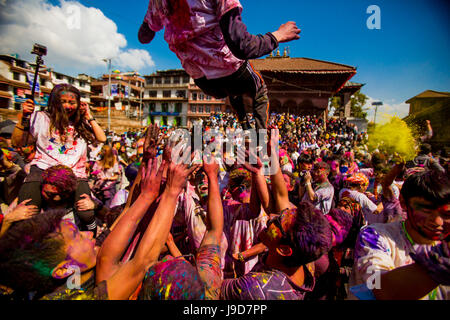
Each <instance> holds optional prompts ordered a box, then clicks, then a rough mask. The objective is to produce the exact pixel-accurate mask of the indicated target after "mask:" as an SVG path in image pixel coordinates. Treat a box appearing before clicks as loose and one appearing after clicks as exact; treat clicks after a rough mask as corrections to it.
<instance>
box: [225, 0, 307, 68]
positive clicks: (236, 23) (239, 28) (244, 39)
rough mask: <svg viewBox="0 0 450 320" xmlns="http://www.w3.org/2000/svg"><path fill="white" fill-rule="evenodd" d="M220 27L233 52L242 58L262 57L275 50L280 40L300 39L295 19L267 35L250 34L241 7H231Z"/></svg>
mask: <svg viewBox="0 0 450 320" xmlns="http://www.w3.org/2000/svg"><path fill="white" fill-rule="evenodd" d="M220 29H221V30H222V34H223V37H224V39H225V43H226V44H227V46H228V47H229V48H230V50H231V52H232V53H233V54H234V55H235V56H236V57H237V58H239V59H242V60H248V59H256V58H259V57H262V56H264V55H266V54H269V53H270V52H272V51H273V50H275V49H276V48H277V47H278V43H280V42H288V41H291V40H296V39H300V36H299V33H300V29H298V28H297V26H296V24H295V22H293V21H289V22H287V23H285V24H283V25H281V26H280V28H279V29H278V30H277V31H274V32H268V33H266V34H265V35H261V34H258V35H256V36H255V35H252V34H250V33H249V32H248V31H247V26H246V25H245V24H244V22H242V18H241V13H240V9H239V8H234V9H231V10H230V11H228V12H227V13H225V14H224V15H223V16H222V17H221V19H220Z"/></svg>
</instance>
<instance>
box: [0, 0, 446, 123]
mask: <svg viewBox="0 0 450 320" xmlns="http://www.w3.org/2000/svg"><path fill="white" fill-rule="evenodd" d="M31 2H35V3H39V4H40V5H41V6H44V5H46V3H47V4H48V5H50V6H52V7H53V8H58V7H63V5H64V6H67V5H68V4H69V5H70V4H71V3H80V4H81V5H82V6H84V7H86V8H90V9H93V8H97V9H99V11H95V12H96V13H99V12H100V11H101V13H102V14H103V15H104V17H100V18H99V16H98V14H94V15H90V16H89V20H87V19H88V18H86V19H85V16H87V12H88V11H82V12H83V13H84V12H86V14H85V15H83V16H82V20H81V22H82V23H81V27H82V30H81V31H83V32H84V33H83V35H87V34H97V35H98V37H99V38H100V37H102V40H101V41H104V42H105V43H107V42H109V40H108V33H109V34H111V35H114V39H115V40H114V41H113V40H111V41H110V42H111V43H114V42H115V43H116V47H114V48H111V50H110V51H107V52H112V53H114V54H116V55H120V58H118V59H115V60H113V64H114V65H115V67H116V68H118V69H119V70H121V71H127V69H130V70H131V69H132V68H133V67H134V68H137V67H139V68H138V71H140V72H141V73H143V74H148V73H151V72H153V71H155V70H164V69H169V68H180V67H181V65H180V63H179V61H178V59H177V57H176V56H175V54H173V53H172V52H171V51H170V50H169V49H168V46H167V44H166V43H165V42H164V39H163V32H159V33H158V34H157V36H156V38H155V39H154V41H153V42H152V43H151V44H149V45H142V44H140V43H139V42H138V40H137V30H138V28H139V26H140V24H141V22H142V20H143V17H144V15H145V12H146V9H147V4H148V2H147V1H146V0H142V1H141V0H129V1H126V2H125V1H120V0H80V1H77V2H70V1H66V2H60V1H58V0H0V5H2V3H6V6H8V3H9V5H10V6H14V7H16V8H18V7H17V6H18V4H20V3H21V4H22V5H23V6H22V7H20V9H17V10H16V11H20V10H23V11H27V10H28V9H27V5H29V3H31ZM241 3H242V5H243V7H244V10H243V14H242V15H243V21H244V22H245V23H246V24H247V26H248V30H249V31H250V32H251V33H253V34H257V33H265V32H268V31H275V30H276V29H277V28H278V27H279V25H280V24H282V23H284V22H286V21H289V20H293V21H296V22H297V25H298V26H299V27H300V28H301V29H302V33H301V39H300V40H297V41H294V42H291V43H289V44H282V45H281V49H283V48H284V47H285V46H287V45H288V46H289V47H290V51H291V56H292V57H308V58H314V59H319V60H326V61H332V62H337V63H342V64H347V65H352V66H355V67H357V72H358V73H357V75H356V76H355V77H353V79H352V81H356V82H360V83H365V84H366V85H365V86H364V87H363V90H362V92H363V93H365V94H366V95H368V96H369V97H370V98H371V101H372V100H381V101H383V102H384V103H385V104H386V110H385V111H386V112H388V113H395V112H398V111H402V112H401V115H404V109H405V105H404V101H405V100H407V99H409V98H411V97H413V96H414V95H416V94H419V93H420V92H422V91H425V90H427V89H431V90H436V91H450V40H449V39H450V36H449V35H450V34H449V33H450V10H449V9H450V5H449V1H444V0H428V1H425V0H409V1H406V0H390V1H381V0H370V1H366V0H334V1H332V0H321V1H301V0H277V1H268V0H241ZM370 5H377V6H378V7H379V8H380V13H381V29H380V30H369V29H368V28H367V26H366V21H367V19H368V18H369V16H370V14H368V13H366V10H367V8H368V7H369V6H370ZM63 8H64V7H63ZM47 9H48V8H47ZM86 10H87V9H86ZM4 11H7V10H4ZM62 11H63V12H65V13H66V14H67V10H65V11H64V10H62ZM46 12H49V11H45V10H44V9H42V14H46ZM89 12H90V13H93V12H94V11H92V10H90V11H89ZM15 14H16V16H17V17H19V16H20V12H16V13H15ZM3 19H5V18H4V17H3ZM30 19H31V18H30ZM22 20H26V18H25V19H24V18H23V17H22V18H21V21H22ZM100 20H101V21H100ZM97 21H98V27H99V28H101V29H99V30H100V31H94V32H89V30H90V28H93V26H94V25H96V23H97ZM107 22H108V23H109V24H108V23H107ZM111 22H112V23H111ZM16 23H21V22H19V21H18V22H16ZM105 23H106V24H105ZM2 24H3V26H4V22H3V21H1V23H0V35H1V36H2V37H3V35H4V34H5V33H8V34H9V33H13V32H14V30H15V29H14V28H8V29H5V28H3V29H2ZM114 24H115V27H116V29H114ZM103 25H105V26H106V27H103ZM44 27H45V24H44ZM47 27H49V28H50V26H47ZM53 29H58V27H54V26H53ZM33 30H34V29H33ZM96 30H97V29H96ZM101 30H103V31H104V33H105V35H102V31H101ZM109 30H111V31H109ZM121 36H123V38H124V39H122V38H121ZM39 37H41V38H40V39H39V41H41V42H45V41H46V40H47V39H46V38H45V37H44V36H42V35H41V36H39ZM64 37H65V38H66V39H67V42H68V43H70V42H71V43H75V44H76V42H77V41H80V44H79V45H78V46H76V45H75V46H74V47H73V49H72V50H68V51H70V52H67V51H66V53H65V55H66V56H69V55H71V54H72V55H75V54H77V55H79V56H83V55H85V57H86V59H85V60H82V61H79V62H80V63H73V62H71V60H70V59H69V58H67V59H66V60H67V61H68V62H67V63H65V62H64V61H65V60H64V54H61V56H62V57H60V58H58V57H56V54H55V56H51V55H50V54H49V57H48V58H47V60H50V61H48V64H49V65H50V64H52V63H53V64H52V65H54V66H55V68H57V69H58V70H59V71H62V72H66V73H69V74H76V73H77V72H84V73H88V74H91V75H93V76H98V75H100V74H101V73H102V72H104V71H105V70H106V65H104V63H103V62H99V63H91V61H90V60H92V59H94V58H89V57H90V56H89V54H88V53H86V54H84V53H83V51H82V50H83V47H86V50H88V47H90V46H89V45H87V44H86V45H85V44H84V43H83V42H82V41H87V40H86V39H84V37H83V36H82V35H77V36H75V33H74V32H71V33H68V34H66V35H64ZM93 39H95V38H93ZM124 40H125V41H124ZM4 41H6V39H5V40H4ZM90 41H91V42H92V39H91V40H90ZM11 42H12V41H9V43H11ZM59 42H64V41H59ZM49 43H51V41H50V40H49ZM17 46H19V45H17ZM28 46H29V47H30V48H31V46H32V43H29V44H28ZM106 46H107V45H103V46H102V48H103V47H106ZM3 47H4V46H3ZM53 47H56V45H54V46H53ZM53 47H52V46H51V45H50V46H49V52H51V51H52V50H53V51H54V52H57V49H56V48H53ZM66 47H67V46H66ZM8 49H9V50H10V51H11V50H14V49H16V52H19V53H20V54H21V56H24V58H28V57H30V56H29V55H28V56H27V52H25V50H24V49H23V48H22V49H21V48H15V47H14V46H13V45H10V47H8ZM61 50H62V49H61ZM90 50H93V49H92V48H90ZM98 50H102V49H98ZM22 51H23V52H22ZM28 51H29V49H28ZM104 55H107V53H106V51H105V54H104ZM135 57H137V58H138V59H137V60H139V59H141V60H139V61H140V62H141V63H134V64H133V63H132V62H130V60H131V59H134V58H135ZM73 59H76V58H73ZM73 59H72V60H73ZM89 59H90V60H89ZM94 60H96V61H98V60H100V59H99V58H98V57H97V56H95V59H94ZM135 60H136V59H135ZM74 61H76V60H74ZM388 106H389V107H388Z"/></svg>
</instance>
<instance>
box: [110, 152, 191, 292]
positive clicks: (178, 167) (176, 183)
mask: <svg viewBox="0 0 450 320" xmlns="http://www.w3.org/2000/svg"><path fill="white" fill-rule="evenodd" d="M189 149H190V148H188V150H187V151H186V153H189V154H188V155H187V156H189V157H190V150H189ZM184 162H186V161H183V163H181V164H174V163H171V164H170V167H169V171H168V177H167V184H166V188H165V190H164V192H163V194H162V196H161V199H160V202H159V205H158V208H157V210H156V212H155V214H154V215H153V217H152V220H151V221H150V224H149V225H148V227H147V230H146V231H145V233H144V236H143V238H142V240H141V242H140V244H139V247H138V248H137V250H136V254H135V256H134V257H133V258H132V259H131V260H129V261H128V262H126V263H125V264H124V265H122V266H120V268H118V270H117V271H116V272H115V273H114V274H113V275H112V276H111V277H110V278H109V279H108V280H107V288H108V296H109V297H110V299H113V300H117V299H128V297H129V296H130V295H131V294H132V293H133V292H134V291H135V290H136V288H137V287H138V285H139V283H141V281H142V280H143V278H144V275H145V273H146V271H147V270H148V268H149V267H150V266H152V265H153V264H154V263H156V262H157V260H158V257H159V255H160V252H161V250H162V248H163V246H164V244H165V242H166V240H167V237H168V235H169V231H170V227H171V225H172V220H173V216H174V211H175V207H176V204H177V201H178V195H179V194H180V192H181V190H182V189H183V187H184V185H185V183H186V181H187V177H188V176H189V174H190V173H191V172H192V171H194V170H195V169H196V168H197V167H196V166H192V167H191V168H188V166H187V165H186V164H184ZM143 181H145V177H144V176H143ZM146 184H147V183H146ZM138 200H139V199H138ZM137 203H138V201H136V203H135V204H133V206H132V207H131V208H130V210H129V212H130V211H132V209H133V207H134V206H135V205H136V204H137ZM117 228H118V226H117V227H116V229H117ZM116 229H115V230H116ZM109 237H111V235H109Z"/></svg>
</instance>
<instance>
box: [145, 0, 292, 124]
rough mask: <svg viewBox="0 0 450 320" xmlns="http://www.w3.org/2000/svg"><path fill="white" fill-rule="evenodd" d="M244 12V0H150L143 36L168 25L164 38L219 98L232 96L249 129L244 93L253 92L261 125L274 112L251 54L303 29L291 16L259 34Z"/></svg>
mask: <svg viewBox="0 0 450 320" xmlns="http://www.w3.org/2000/svg"><path fill="white" fill-rule="evenodd" d="M241 12H242V5H241V4H240V2H239V0H207V1H198V0H191V1H187V0H150V2H149V6H148V11H147V14H146V16H145V19H144V22H143V23H142V25H141V28H140V29H139V33H138V38H139V41H140V42H141V43H150V42H151V41H152V40H153V38H154V36H155V32H158V31H159V30H161V29H163V28H165V34H164V39H165V40H166V42H167V43H168V44H169V48H170V50H172V51H173V52H175V54H176V55H177V56H178V58H179V59H180V61H181V64H182V65H183V68H184V69H185V70H186V72H187V73H188V74H189V75H190V76H191V77H192V78H193V79H194V81H195V84H196V85H197V86H199V87H200V88H201V89H202V90H203V92H205V93H206V94H208V95H211V96H213V97H215V98H226V97H229V99H230V103H231V105H232V106H233V108H234V109H235V110H236V112H237V116H238V120H239V122H240V123H241V125H242V127H243V129H244V130H247V129H249V128H250V124H249V122H248V119H247V116H246V111H245V108H244V100H243V95H249V96H250V97H251V98H252V107H253V113H254V117H255V121H256V129H263V128H266V127H267V121H268V115H269V103H268V97H267V87H266V85H265V83H264V80H263V78H262V77H261V75H260V74H259V73H258V72H256V71H255V70H254V68H253V66H252V65H251V64H250V63H249V62H248V60H249V59H256V58H259V57H262V56H264V55H266V54H269V53H270V52H272V51H273V50H275V49H276V48H277V47H278V44H279V43H281V42H288V41H291V40H296V39H299V38H300V36H299V33H300V29H298V28H297V26H296V24H295V22H293V21H289V22H287V23H285V24H283V25H281V27H280V28H279V29H278V30H277V31H275V32H268V33H266V34H265V35H257V36H254V35H251V34H250V33H248V32H247V27H246V25H245V24H244V23H243V22H242V18H241Z"/></svg>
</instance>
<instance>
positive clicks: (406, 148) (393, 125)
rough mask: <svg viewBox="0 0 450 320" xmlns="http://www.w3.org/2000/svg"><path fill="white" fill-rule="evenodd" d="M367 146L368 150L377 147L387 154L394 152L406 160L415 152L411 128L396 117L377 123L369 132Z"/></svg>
mask: <svg viewBox="0 0 450 320" xmlns="http://www.w3.org/2000/svg"><path fill="white" fill-rule="evenodd" d="M368 147H369V151H373V150H375V149H378V150H380V151H382V152H387V153H388V154H389V155H393V154H394V153H395V152H396V153H398V154H399V155H400V156H401V157H403V158H404V159H405V160H406V161H409V160H412V159H414V157H415V156H416V154H417V151H416V140H415V139H414V136H413V131H412V129H411V128H409V127H408V125H407V124H406V122H404V121H403V120H401V119H400V118H398V117H392V118H391V119H390V121H389V122H387V123H385V124H383V125H377V126H376V127H375V128H374V129H373V132H369V141H368Z"/></svg>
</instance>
